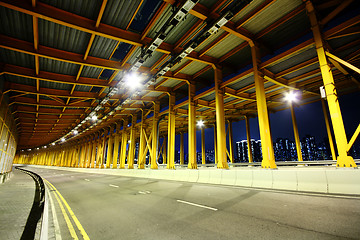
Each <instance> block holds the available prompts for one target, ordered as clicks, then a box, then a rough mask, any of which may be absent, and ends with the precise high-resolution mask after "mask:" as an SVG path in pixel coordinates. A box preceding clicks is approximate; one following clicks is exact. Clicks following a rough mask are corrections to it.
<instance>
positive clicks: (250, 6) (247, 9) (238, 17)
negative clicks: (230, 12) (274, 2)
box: [231, 0, 265, 22]
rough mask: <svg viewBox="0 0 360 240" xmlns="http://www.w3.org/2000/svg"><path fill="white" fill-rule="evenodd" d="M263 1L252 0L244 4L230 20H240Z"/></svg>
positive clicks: (263, 0)
mask: <svg viewBox="0 0 360 240" xmlns="http://www.w3.org/2000/svg"><path fill="white" fill-rule="evenodd" d="M263 2H265V0H253V1H252V2H251V3H250V4H248V5H246V6H245V7H244V8H243V9H242V10H241V11H240V12H239V13H238V14H237V15H235V16H234V17H233V18H232V19H231V21H233V22H238V21H239V20H241V19H242V18H243V17H244V16H246V15H247V14H248V13H250V12H251V11H252V10H254V9H255V8H256V7H258V6H259V5H260V4H262V3H263Z"/></svg>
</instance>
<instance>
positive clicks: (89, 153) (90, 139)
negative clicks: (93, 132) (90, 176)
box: [86, 136, 93, 168]
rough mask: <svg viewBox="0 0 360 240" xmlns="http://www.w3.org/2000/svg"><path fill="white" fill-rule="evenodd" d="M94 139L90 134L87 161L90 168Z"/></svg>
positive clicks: (87, 166)
mask: <svg viewBox="0 0 360 240" xmlns="http://www.w3.org/2000/svg"><path fill="white" fill-rule="evenodd" d="M92 139H93V137H92V136H90V137H89V143H88V144H89V145H88V146H89V149H88V157H87V163H86V168H90V164H91V159H92V148H93V144H92Z"/></svg>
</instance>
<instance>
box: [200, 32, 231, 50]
mask: <svg viewBox="0 0 360 240" xmlns="http://www.w3.org/2000/svg"><path fill="white" fill-rule="evenodd" d="M224 32H225V31H224V30H222V29H221V28H220V29H219V31H217V32H216V33H215V34H213V35H211V36H210V37H208V38H207V39H206V40H205V41H203V42H202V43H201V44H200V45H199V46H197V47H196V48H195V51H198V52H200V51H201V50H203V49H204V48H205V47H207V46H208V45H209V44H211V43H212V42H213V41H215V40H216V39H217V38H218V37H219V36H221V35H222V34H223V33H224Z"/></svg>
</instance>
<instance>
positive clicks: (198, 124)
mask: <svg viewBox="0 0 360 240" xmlns="http://www.w3.org/2000/svg"><path fill="white" fill-rule="evenodd" d="M196 125H197V126H198V127H200V128H202V127H203V126H204V125H205V124H204V121H203V120H199V121H197V123H196Z"/></svg>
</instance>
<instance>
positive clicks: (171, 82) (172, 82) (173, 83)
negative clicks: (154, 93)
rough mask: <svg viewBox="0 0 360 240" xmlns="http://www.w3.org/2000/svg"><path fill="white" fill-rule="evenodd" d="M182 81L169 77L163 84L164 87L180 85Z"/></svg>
mask: <svg viewBox="0 0 360 240" xmlns="http://www.w3.org/2000/svg"><path fill="white" fill-rule="evenodd" d="M181 82H182V81H179V80H175V79H171V78H170V79H168V80H167V81H166V82H164V83H163V84H161V86H162V87H175V86H176V85H178V84H179V83H181Z"/></svg>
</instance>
